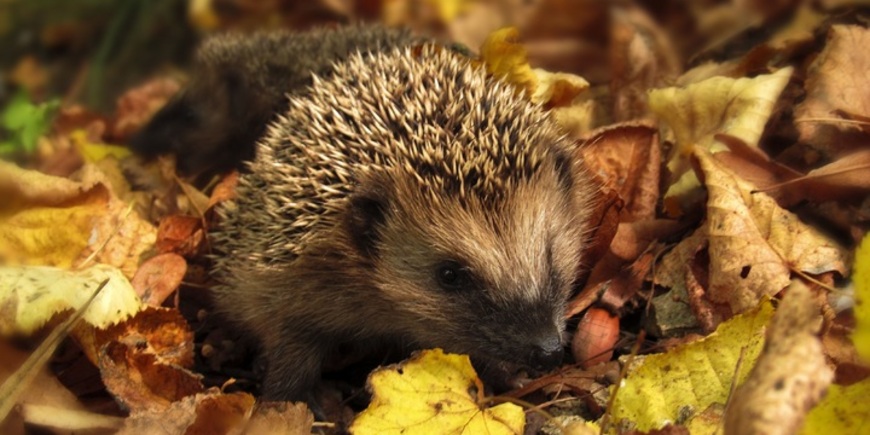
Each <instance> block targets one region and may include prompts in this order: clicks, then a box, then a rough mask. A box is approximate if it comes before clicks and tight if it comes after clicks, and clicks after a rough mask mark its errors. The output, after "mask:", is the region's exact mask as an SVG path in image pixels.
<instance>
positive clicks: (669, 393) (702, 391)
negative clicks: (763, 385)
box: [610, 302, 773, 432]
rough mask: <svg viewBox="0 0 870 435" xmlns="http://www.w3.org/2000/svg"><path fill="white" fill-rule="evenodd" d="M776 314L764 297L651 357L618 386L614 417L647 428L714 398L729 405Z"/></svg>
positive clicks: (688, 415) (682, 415)
mask: <svg viewBox="0 0 870 435" xmlns="http://www.w3.org/2000/svg"><path fill="white" fill-rule="evenodd" d="M772 315H773V308H772V306H771V304H770V303H769V302H764V303H762V304H761V305H759V306H757V307H756V308H755V309H753V310H751V311H748V312H746V313H745V314H743V315H739V316H736V317H734V318H732V319H731V320H729V321H727V322H725V323H723V324H721V325H720V326H719V328H718V329H717V330H716V331H715V332H713V333H712V334H710V335H709V336H707V337H706V338H704V339H702V340H699V341H696V342H694V343H691V344H688V345H683V346H679V347H677V348H674V349H672V350H670V351H668V352H667V353H664V354H656V355H649V356H647V357H645V358H644V359H643V361H642V362H641V363H640V365H639V366H636V367H635V368H633V369H631V371H630V372H629V373H628V376H626V378H625V379H623V381H622V385H621V386H620V387H619V390H618V391H617V392H616V397H615V399H614V401H613V407H612V408H611V409H610V413H611V417H612V421H613V422H614V423H616V424H617V425H619V426H620V427H621V426H622V424H631V425H632V427H634V429H635V430H638V431H643V432H646V431H650V430H654V429H659V428H662V427H664V426H665V425H666V424H668V423H672V422H676V421H680V422H684V421H687V420H690V419H691V418H692V417H693V416H694V415H696V414H697V413H699V412H700V411H702V410H704V409H706V408H707V407H709V406H710V405H712V404H714V403H718V404H722V405H724V404H725V401H726V400H727V398H728V393H729V391H730V389H731V384H732V383H738V384H739V383H741V382H742V381H743V380H744V379H746V377H747V376H748V375H749V371H750V369H751V367H752V366H753V365H754V363H755V360H756V359H757V358H758V355H759V354H760V353H761V349H762V345H763V342H764V327H765V325H766V324H767V322H768V321H769V320H770V318H771V317H772ZM741 359H742V365H741V366H740V371H739V372H737V373H735V370H736V368H737V365H738V364H737V362H738V360H741Z"/></svg>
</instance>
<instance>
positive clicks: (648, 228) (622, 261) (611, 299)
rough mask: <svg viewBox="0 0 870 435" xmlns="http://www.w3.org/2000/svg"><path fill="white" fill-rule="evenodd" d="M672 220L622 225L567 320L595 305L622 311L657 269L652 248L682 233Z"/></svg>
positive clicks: (574, 303)
mask: <svg viewBox="0 0 870 435" xmlns="http://www.w3.org/2000/svg"><path fill="white" fill-rule="evenodd" d="M682 229H683V225H682V224H680V223H678V222H676V221H671V220H665V219H660V220H651V219H650V220H642V221H636V222H623V223H620V224H619V226H618V229H617V231H616V235H614V236H613V239H612V241H611V242H610V248H609V250H608V251H607V252H606V253H604V255H603V256H598V257H594V258H596V259H597V261H596V262H595V266H593V268H592V271H591V272H590V274H589V279H588V280H586V285H585V287H584V288H583V290H582V291H581V292H580V293H579V294H577V296H575V297H574V298H573V299H572V300H571V301H570V303H569V304H568V310H567V312H566V316H568V317H571V316H574V315H575V314H579V313H580V312H582V311H583V310H585V309H586V308H588V307H589V306H590V305H592V303H593V302H595V301H600V302H601V303H602V304H604V306H606V307H609V308H611V309H613V310H619V309H620V308H622V306H623V305H625V303H626V302H628V301H629V300H631V299H632V298H634V297H635V296H636V295H637V292H638V291H639V290H640V289H641V288H642V283H643V281H644V280H645V279H646V278H647V274H648V273H649V271H650V268H651V267H652V265H653V261H652V260H653V257H654V255H653V253H652V252H650V246H651V245H652V244H653V243H654V242H655V241H656V240H661V239H664V238H668V237H670V236H671V235H673V234H676V233H677V232H679V231H681V230H682Z"/></svg>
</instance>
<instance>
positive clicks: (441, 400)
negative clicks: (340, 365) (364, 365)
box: [350, 349, 525, 435]
mask: <svg viewBox="0 0 870 435" xmlns="http://www.w3.org/2000/svg"><path fill="white" fill-rule="evenodd" d="M369 388H370V389H371V391H372V402H371V404H370V405H369V407H368V408H366V410H365V411H363V412H362V413H360V414H359V415H358V416H357V417H356V419H355V420H354V421H353V424H352V425H351V427H350V431H351V433H353V434H354V435H364V434H399V433H412V432H416V433H434V432H437V433H455V434H477V433H486V434H520V433H522V432H523V425H524V424H525V415H524V414H523V410H522V408H520V407H519V406H517V405H514V404H513V403H502V404H500V405H497V406H494V407H491V408H483V407H482V403H481V397H482V394H483V385H482V383H481V381H480V379H478V378H477V374H476V373H475V372H474V369H473V368H472V367H471V362H470V360H469V359H468V357H467V356H465V355H454V354H445V353H444V352H443V351H441V350H440V349H434V350H426V351H423V352H420V353H418V354H417V355H416V356H414V357H413V358H411V359H410V360H408V361H406V362H404V363H402V364H401V365H398V366H391V367H386V368H382V369H378V370H376V371H375V372H373V373H372V374H371V375H370V376H369ZM475 396H477V397H475Z"/></svg>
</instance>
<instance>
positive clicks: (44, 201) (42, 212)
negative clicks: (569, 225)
mask: <svg viewBox="0 0 870 435" xmlns="http://www.w3.org/2000/svg"><path fill="white" fill-rule="evenodd" d="M81 173H82V174H83V177H85V179H86V180H85V181H83V182H75V181H71V180H67V179H64V178H60V177H53V176H49V175H45V174H40V173H38V172H36V171H28V170H24V169H21V168H19V167H17V166H15V165H12V164H9V163H5V162H0V197H2V198H3V199H4V201H0V261H2V262H4V263H5V264H26V265H43V266H57V267H61V268H69V267H73V266H76V265H78V264H80V262H81V261H83V260H85V259H86V258H88V257H89V256H91V255H92V254H94V253H96V256H95V257H94V260H95V261H96V262H98V263H103V264H109V265H113V266H116V267H118V268H120V269H121V270H122V271H123V272H124V273H125V274H126V275H127V276H128V277H132V276H133V274H134V273H135V272H136V268H137V267H138V264H139V258H140V256H141V254H142V253H143V252H145V251H146V250H148V249H151V247H152V246H153V244H154V242H155V240H156V235H157V230H156V229H155V228H154V226H153V225H151V224H150V223H148V222H146V221H144V220H143V219H141V218H140V217H139V216H138V215H137V214H135V213H131V212H130V207H129V206H128V205H127V204H125V203H124V202H123V201H121V200H119V199H118V198H116V197H115V196H114V195H113V194H112V192H111V191H110V190H109V188H108V187H107V184H106V183H105V182H104V181H103V178H104V176H102V175H101V172H99V170H98V169H96V168H95V167H94V166H93V165H85V167H84V168H83V170H82V171H81Z"/></svg>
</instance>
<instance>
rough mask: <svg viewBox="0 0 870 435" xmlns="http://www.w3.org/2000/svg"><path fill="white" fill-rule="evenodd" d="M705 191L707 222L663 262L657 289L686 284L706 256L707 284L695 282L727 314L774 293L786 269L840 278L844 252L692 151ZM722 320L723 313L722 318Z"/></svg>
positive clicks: (787, 277) (704, 154) (782, 285)
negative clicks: (703, 254)
mask: <svg viewBox="0 0 870 435" xmlns="http://www.w3.org/2000/svg"><path fill="white" fill-rule="evenodd" d="M696 156H697V159H698V163H699V167H700V171H701V174H702V175H703V178H704V183H705V185H706V187H707V192H708V199H707V218H706V221H705V222H704V223H703V224H702V225H701V227H700V228H699V229H698V230H696V231H695V233H694V234H693V235H692V236H690V237H688V238H686V239H684V240H683V241H682V242H680V244H679V245H677V246H676V247H675V248H674V249H673V251H671V252H670V253H668V254H667V255H666V256H665V257H664V258H663V260H662V265H661V267H660V268H659V269H658V270H657V271H656V276H655V280H656V283H657V284H660V285H663V286H665V287H673V286H674V285H675V283H677V282H679V281H684V282H686V285H687V286H688V282H689V280H690V279H695V280H697V278H693V276H694V275H696V274H695V272H694V271H693V270H692V265H693V264H695V262H696V260H697V258H696V257H697V255H698V253H699V252H701V251H702V250H703V251H706V253H707V257H708V258H709V260H708V262H709V265H708V266H707V267H705V265H703V264H701V265H699V266H700V267H701V268H702V269H703V270H708V273H709V276H708V277H707V278H706V279H703V280H698V282H699V283H706V284H707V285H702V286H701V289H702V291H703V292H704V297H705V299H706V300H707V301H710V302H712V303H714V304H727V306H728V307H729V308H730V311H731V312H733V313H740V312H743V311H745V310H747V309H749V308H751V307H753V306H755V305H756V303H757V302H758V300H759V299H760V298H761V296H763V295H767V296H772V295H775V294H776V293H779V292H780V291H781V290H782V289H783V288H785V286H786V285H788V283H789V280H790V273H791V270H792V269H794V270H798V271H801V272H804V273H810V274H822V273H824V272H830V271H835V272H838V273H840V274H841V275H843V276H845V275H846V266H845V259H846V258H847V257H848V255H847V253H846V252H845V251H844V250H843V249H842V248H841V247H840V246H838V244H837V243H836V242H834V241H833V240H832V239H831V238H829V237H828V236H826V235H824V234H822V233H821V232H819V231H818V230H816V229H814V228H812V227H810V226H807V225H806V224H804V223H802V222H801V221H800V219H798V218H797V216H795V215H794V214H792V213H790V212H788V211H787V210H784V209H782V208H780V207H779V206H778V205H777V204H776V202H775V201H774V200H773V199H772V198H770V197H769V196H767V195H766V194H764V193H752V192H753V191H754V190H755V186H753V185H752V184H750V183H748V182H746V181H744V180H741V179H740V178H738V177H736V176H735V175H734V174H733V173H731V172H730V171H728V170H726V169H725V168H723V167H722V166H721V165H720V164H719V163H717V162H716V161H715V159H713V158H712V157H711V156H710V154H709V153H707V152H705V151H701V150H698V151H697V152H696ZM725 317H727V313H726V316H725Z"/></svg>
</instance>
